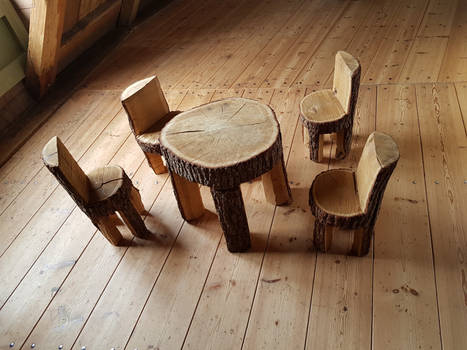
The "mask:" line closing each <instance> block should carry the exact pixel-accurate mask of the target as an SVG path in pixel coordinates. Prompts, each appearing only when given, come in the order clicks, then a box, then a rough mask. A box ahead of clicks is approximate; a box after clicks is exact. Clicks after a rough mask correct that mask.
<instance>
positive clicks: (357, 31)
mask: <svg viewBox="0 0 467 350" xmlns="http://www.w3.org/2000/svg"><path fill="white" fill-rule="evenodd" d="M337 50H347V51H349V52H351V53H352V54H354V55H356V56H357V57H358V58H359V59H360V61H361V64H362V84H363V85H362V86H361V88H360V95H359V102H358V107H357V116H356V120H355V124H354V139H353V144H352V153H351V155H350V156H349V157H348V158H347V159H345V160H344V161H341V162H335V161H328V162H326V163H324V164H317V163H314V162H312V161H310V160H308V159H307V156H306V152H305V147H304V145H303V142H302V137H301V131H300V127H299V124H298V123H297V122H298V103H299V101H300V99H301V98H302V97H303V96H304V95H305V94H306V93H308V92H310V91H312V90H314V89H317V88H321V87H327V86H330V84H331V83H332V73H333V72H332V69H333V60H334V55H335V53H336V51H337ZM154 73H157V74H158V75H159V77H160V79H161V82H162V86H163V88H164V90H165V91H166V93H167V96H168V100H169V104H170V106H171V108H172V109H181V110H185V109H187V108H190V107H193V106H196V105H199V104H201V103H206V102H208V101H211V100H215V99H219V98H223V97H227V96H245V97H249V98H254V99H258V100H261V101H264V102H265V103H269V104H270V105H271V106H272V107H273V108H274V109H275V111H276V113H277V116H278V118H279V121H280V124H281V130H282V134H283V145H284V152H285V156H286V162H287V171H288V176H289V181H290V184H291V187H292V194H293V198H294V202H293V204H292V205H290V206H287V207H274V206H272V205H270V204H269V203H268V202H266V201H265V199H264V194H263V192H262V186H261V183H260V182H253V183H251V184H245V185H243V186H242V191H243V196H244V201H245V205H246V211H247V215H248V220H249V224H250V229H251V232H252V240H253V242H252V244H253V247H252V249H251V251H250V252H248V253H244V254H230V253H229V252H228V251H227V249H226V245H225V241H224V239H223V238H222V232H221V229H220V225H219V222H218V219H217V216H216V214H215V210H214V206H213V203H212V199H211V198H210V194H209V190H208V189H206V188H203V189H202V195H203V200H204V201H205V202H206V205H207V211H206V213H205V215H204V216H203V218H202V219H200V220H199V221H198V222H195V223H192V224H188V223H186V222H184V221H183V219H182V218H181V216H180V214H179V212H178V208H177V205H176V202H175V199H174V196H173V193H172V188H171V184H170V181H168V180H167V179H168V178H167V175H160V176H156V175H154V173H153V172H152V171H151V169H150V168H149V167H148V165H147V164H146V162H145V161H144V156H143V154H142V152H141V150H140V149H139V147H138V146H137V144H136V142H135V140H134V138H133V136H132V135H130V129H129V125H128V121H127V117H126V115H125V113H124V111H123V110H122V107H121V104H120V101H119V95H120V93H121V90H122V89H123V88H125V87H126V86H127V85H129V84H130V83H132V82H133V81H135V80H137V79H140V78H143V77H146V76H148V75H151V74H154ZM51 108H52V107H51ZM466 118H467V0H412V1H409V0H375V1H370V0H352V1H349V0H311V1H310V0H261V1H260V0H258V1H249V0H225V1H217V0H206V1H195V0H185V1H174V2H172V3H171V4H170V5H169V6H168V7H166V8H164V9H163V10H162V11H160V12H159V13H157V14H156V15H154V16H153V17H151V18H149V19H148V20H146V21H145V22H143V23H142V24H141V25H139V26H138V27H137V28H135V30H134V31H132V32H131V34H130V35H129V36H128V37H127V38H126V39H125V40H124V41H123V42H122V43H121V44H120V45H119V46H118V47H117V48H116V49H115V50H114V51H113V52H110V53H109V55H108V57H107V58H106V59H105V61H104V62H103V63H102V64H101V65H100V66H98V67H96V69H95V70H94V71H93V73H91V74H90V76H88V77H87V78H86V81H85V83H84V84H83V85H82V86H80V87H78V88H77V89H76V91H74V92H73V94H72V96H71V97H70V98H69V99H68V100H67V101H66V102H65V103H64V104H63V105H62V106H61V107H60V108H58V109H57V110H56V111H55V110H54V111H53V115H52V116H51V118H50V119H49V120H48V121H47V123H45V124H44V125H43V126H42V127H41V128H40V129H39V130H38V131H37V132H36V133H35V134H34V135H33V136H32V137H31V138H30V139H29V140H28V141H27V142H26V143H25V144H24V146H23V147H21V148H20V149H19V150H18V151H17V152H16V153H15V155H14V156H13V157H12V158H11V159H10V160H9V161H8V162H7V163H6V164H5V165H4V166H3V167H1V168H0V230H1V233H0V254H1V256H0V281H1V282H0V307H1V309H0V349H7V348H8V349H9V344H10V343H12V342H14V347H13V349H20V348H24V349H29V348H31V347H32V345H31V344H33V343H34V344H35V348H36V349H59V345H63V349H71V348H73V349H81V348H82V347H83V346H85V347H86V349H88V350H93V349H99V350H101V349H111V348H115V349H130V350H133V349H139V350H142V349H148V350H149V349H178V348H184V349H240V348H243V349H303V348H306V349H341V348H342V349H381V350H383V349H384V350H387V349H444V350H459V349H467V332H466V330H467V215H466V213H467V165H466V164H467V136H466V127H465V124H466V120H465V119H466ZM375 129H376V130H379V131H383V132H386V133H389V134H390V135H392V136H393V137H394V139H395V140H396V141H397V143H398V145H399V147H400V152H401V159H400V162H399V164H398V167H397V169H396V171H395V173H394V175H393V177H392V179H391V181H390V183H389V186H388V188H387V190H386V194H385V198H384V201H383V206H382V210H381V213H380V216H379V220H378V222H377V226H376V234H375V239H374V242H373V245H372V249H371V253H370V254H369V255H368V256H366V257H363V258H354V257H348V256H346V255H345V252H346V247H348V245H349V240H350V238H351V235H349V234H348V233H346V232H339V234H338V235H337V238H336V239H337V242H336V244H335V246H334V248H333V253H332V254H321V253H317V252H316V251H315V249H314V247H313V244H312V228H313V220H314V219H313V216H312V215H311V212H310V210H309V207H308V204H307V202H308V188H309V186H310V184H311V182H312V180H313V178H314V176H315V175H316V174H317V173H318V172H320V171H323V170H325V169H328V168H329V167H331V168H332V167H347V166H348V167H355V166H356V163H357V160H358V159H359V156H360V153H361V150H362V147H363V144H364V142H365V139H366V137H367V136H368V135H369V134H370V133H371V132H372V131H373V130H375ZM54 135H58V136H60V137H61V139H62V140H63V141H64V142H65V144H66V145H67V146H68V147H69V149H70V151H71V153H72V154H73V155H74V156H75V157H76V159H79V163H80V164H81V165H82V167H83V168H84V169H85V170H86V171H89V170H90V169H92V168H93V167H95V166H97V165H102V164H106V163H115V164H120V165H122V166H123V167H124V168H125V170H126V171H127V173H128V174H129V175H130V176H131V177H132V178H133V181H134V183H135V184H136V186H137V187H139V188H140V189H141V191H142V197H143V201H144V203H145V206H146V208H147V209H150V211H149V215H148V216H147V218H146V224H147V226H148V227H149V228H150V230H151V231H152V232H154V235H155V238H154V239H153V240H149V241H143V240H140V239H134V240H133V241H131V243H130V244H129V245H128V246H122V247H113V246H111V245H110V244H109V243H108V242H107V241H106V240H105V239H104V238H103V236H102V235H101V234H100V233H99V232H96V229H95V227H94V226H93V225H92V224H91V222H90V221H89V220H88V219H87V217H86V216H85V215H84V214H83V213H82V212H81V211H80V210H79V208H77V207H76V206H75V204H74V202H73V201H72V200H71V198H70V197H69V196H68V195H67V193H66V192H65V191H64V190H63V189H62V188H61V187H60V186H58V184H57V182H56V180H55V178H53V177H52V175H51V174H50V173H49V172H48V171H47V169H45V168H44V167H43V165H42V162H41V160H40V150H41V148H42V146H43V145H44V144H45V143H46V141H47V140H48V139H49V138H50V137H52V136H54ZM332 147H334V146H333V145H330V146H328V147H327V148H326V154H327V155H329V154H330V152H332ZM122 231H123V233H124V235H125V236H126V237H128V238H130V237H131V235H130V234H129V232H128V231H126V230H125V229H124V227H123V226H122Z"/></svg>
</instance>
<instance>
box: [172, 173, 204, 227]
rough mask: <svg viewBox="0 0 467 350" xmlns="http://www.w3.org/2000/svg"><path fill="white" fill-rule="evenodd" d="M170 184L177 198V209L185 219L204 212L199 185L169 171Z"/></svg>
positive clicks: (199, 215) (193, 218)
mask: <svg viewBox="0 0 467 350" xmlns="http://www.w3.org/2000/svg"><path fill="white" fill-rule="evenodd" d="M169 173H170V178H171V180H172V186H173V190H174V194H175V198H176V199H177V203H178V209H179V210H180V213H181V214H182V217H183V218H184V219H185V220H186V221H191V220H195V219H198V218H200V217H201V216H203V214H204V205H203V199H202V198H201V193H200V190H199V185H198V184H197V183H194V182H190V181H188V180H187V179H185V178H183V177H181V176H179V175H177V174H176V173H174V172H173V171H170V170H169Z"/></svg>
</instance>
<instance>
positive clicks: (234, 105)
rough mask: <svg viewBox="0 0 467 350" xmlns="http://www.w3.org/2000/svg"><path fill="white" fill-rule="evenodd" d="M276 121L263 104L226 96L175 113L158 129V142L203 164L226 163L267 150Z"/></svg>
mask: <svg viewBox="0 0 467 350" xmlns="http://www.w3.org/2000/svg"><path fill="white" fill-rule="evenodd" d="M278 135H279V123H278V122H277V119H276V117H275V114H274V111H273V110H272V109H271V108H270V107H269V106H267V105H264V104H262V103H260V102H258V101H254V100H250V99H245V98H227V99H223V100H219V101H215V102H211V103H208V104H205V105H202V106H199V107H196V108H193V109H190V110H188V111H185V112H183V113H180V114H178V115H177V116H176V117H174V118H173V119H172V120H171V121H170V122H168V123H167V124H166V125H165V127H164V128H163V129H162V132H161V136H160V142H161V144H162V145H163V146H164V147H166V148H167V149H169V150H170V151H171V152H172V153H173V154H174V155H175V156H177V157H178V158H182V159H183V160H184V161H187V162H189V163H192V164H195V165H198V166H201V167H204V168H220V167H229V166H233V165H236V164H238V163H241V162H244V161H247V160H249V159H251V158H253V157H255V156H257V155H259V154H261V153H262V152H265V151H266V150H268V149H269V148H270V147H272V145H273V144H274V143H275V141H276V140H277V138H278Z"/></svg>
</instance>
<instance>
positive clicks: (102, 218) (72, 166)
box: [42, 136, 149, 245]
mask: <svg viewBox="0 0 467 350" xmlns="http://www.w3.org/2000/svg"><path fill="white" fill-rule="evenodd" d="M42 159H43V161H44V164H45V165H46V167H47V168H48V169H49V170H50V172H51V173H52V174H53V175H54V176H55V177H56V178H57V180H58V181H59V182H60V183H61V184H62V186H63V187H64V188H65V190H66V191H67V192H68V193H69V194H70V196H71V197H72V198H73V199H74V201H75V202H76V204H77V205H78V206H79V207H80V208H81V210H82V211H83V212H85V213H86V215H87V216H89V218H90V219H91V221H92V222H93V224H94V225H95V226H96V227H97V228H98V229H99V230H100V231H101V232H102V234H103V235H104V236H105V237H106V238H107V239H108V240H109V242H110V243H112V244H113V245H118V244H119V242H120V241H121V239H122V235H121V234H120V232H119V230H118V229H117V227H116V226H115V221H114V220H112V218H111V216H112V215H114V214H115V212H116V211H118V212H119V214H120V216H121V217H122V219H123V221H124V222H125V224H126V225H127V226H128V228H129V229H130V231H131V232H132V233H133V235H135V236H136V237H140V238H145V237H147V235H148V233H149V232H148V230H147V229H146V226H145V225H144V222H143V220H142V219H141V217H140V214H144V213H145V210H144V206H143V203H142V202H141V197H140V195H139V191H138V190H137V189H136V188H135V187H134V186H133V184H132V182H131V180H130V178H129V177H128V176H127V175H126V174H125V171H124V170H123V169H122V168H121V167H119V166H115V165H110V166H105V167H101V168H97V169H94V170H93V171H91V172H90V173H89V174H87V175H86V174H85V173H84V172H83V170H82V169H81V168H80V166H79V165H78V163H77V162H76V161H75V160H74V159H73V157H72V155H71V154H70V153H69V152H68V150H67V149H66V147H65V146H64V145H63V143H62V142H61V141H60V139H59V138H58V137H56V136H55V137H53V138H52V139H51V140H50V141H49V142H48V143H47V144H46V145H45V147H44V149H43V150H42Z"/></svg>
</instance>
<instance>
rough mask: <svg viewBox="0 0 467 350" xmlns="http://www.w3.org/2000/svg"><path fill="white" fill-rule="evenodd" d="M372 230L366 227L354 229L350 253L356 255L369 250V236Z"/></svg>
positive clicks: (361, 254)
mask: <svg viewBox="0 0 467 350" xmlns="http://www.w3.org/2000/svg"><path fill="white" fill-rule="evenodd" d="M372 235H373V230H372V229H371V228H367V227H360V228H358V229H356V230H355V231H354V237H353V244H352V250H351V252H350V253H351V254H352V255H356V256H364V255H367V254H368V252H369V251H370V243H371V236H372Z"/></svg>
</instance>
